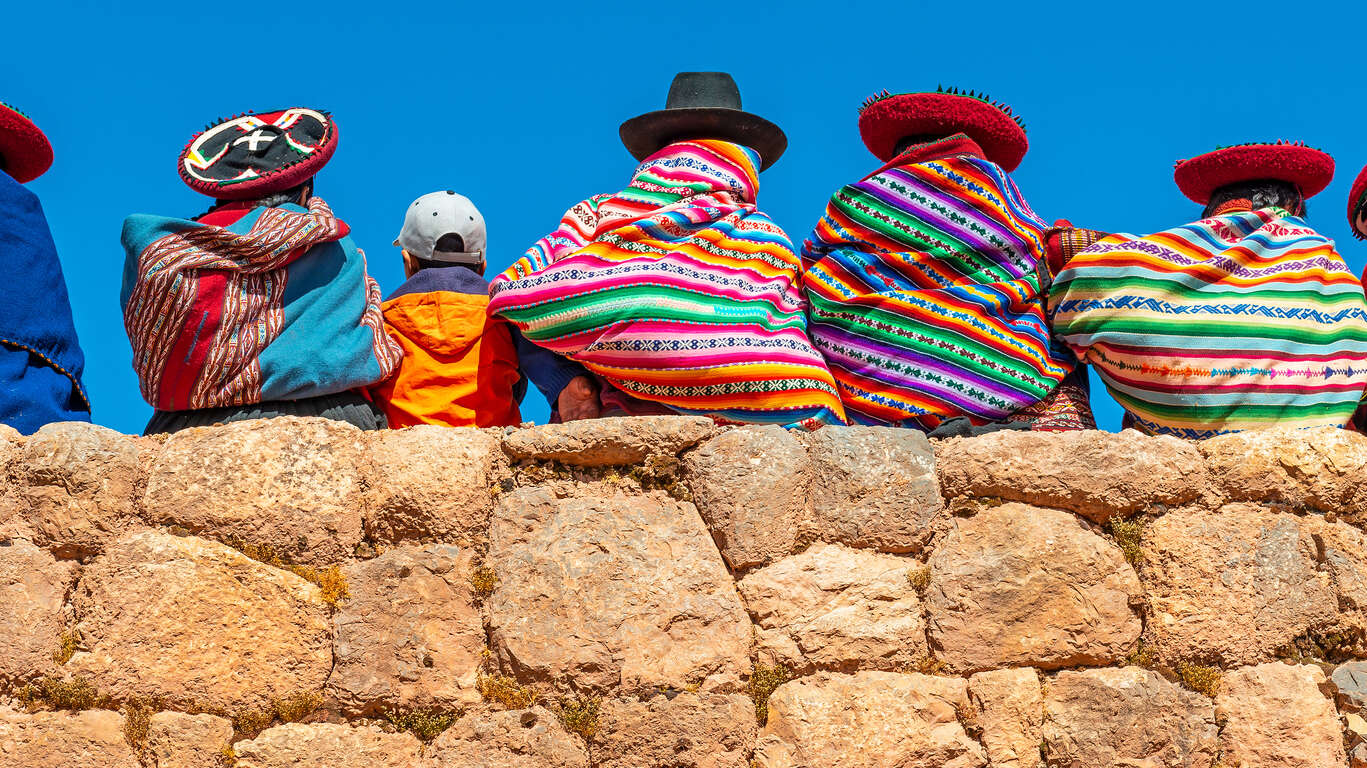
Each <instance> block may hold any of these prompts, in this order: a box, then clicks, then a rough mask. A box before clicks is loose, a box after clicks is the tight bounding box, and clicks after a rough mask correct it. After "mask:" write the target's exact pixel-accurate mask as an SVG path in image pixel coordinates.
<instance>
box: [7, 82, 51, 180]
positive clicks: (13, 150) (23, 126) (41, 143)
mask: <svg viewBox="0 0 1367 768" xmlns="http://www.w3.org/2000/svg"><path fill="white" fill-rule="evenodd" d="M51 167H52V144H51V143H49V142H48V140H47V136H45V135H44V134H43V132H42V131H40V130H39V129H38V126H36V125H34V124H33V121H32V120H30V119H28V118H27V117H24V116H23V115H21V114H19V112H18V111H16V110H15V109H14V108H13V107H10V106H8V105H6V104H4V103H2V102H0V169H3V170H4V171H5V173H8V174H9V175H10V178H12V179H14V180H15V181H17V182H19V183H20V184H27V183H28V182H30V181H33V180H34V179H36V178H38V177H39V176H42V175H43V174H44V173H46V172H47V169H48V168H51Z"/></svg>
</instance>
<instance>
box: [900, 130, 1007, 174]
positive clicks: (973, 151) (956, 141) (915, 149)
mask: <svg viewBox="0 0 1367 768" xmlns="http://www.w3.org/2000/svg"><path fill="white" fill-rule="evenodd" d="M963 155H967V156H968V157H976V158H979V159H981V160H986V159H987V155H986V154H985V153H984V152H983V148H982V147H980V146H978V142H976V141H974V140H972V139H970V138H968V135H967V134H964V133H956V134H954V135H953V136H948V137H945V138H943V139H939V140H937V141H928V142H926V143H924V144H912V145H911V146H909V147H907V148H906V149H905V150H903V152H902V154H900V155H897V156H896V157H894V158H892V160H890V161H888V167H889V168H891V167H894V166H898V165H911V164H913V163H928V162H930V161H932V160H943V159H944V158H946V157H956V156H963Z"/></svg>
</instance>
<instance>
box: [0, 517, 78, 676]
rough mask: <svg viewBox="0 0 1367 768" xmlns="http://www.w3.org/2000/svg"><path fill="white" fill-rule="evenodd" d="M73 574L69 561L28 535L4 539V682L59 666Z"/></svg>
mask: <svg viewBox="0 0 1367 768" xmlns="http://www.w3.org/2000/svg"><path fill="white" fill-rule="evenodd" d="M74 579H75V568H74V566H73V565H72V564H71V563H69V562H57V561H56V560H54V559H53V558H52V555H50V554H48V553H47V552H45V551H43V550H41V549H39V548H37V547H35V546H33V545H32V544H30V543H28V542H26V541H17V540H16V541H11V542H7V543H0V688H2V687H4V686H5V685H6V684H9V685H10V686H15V685H18V684H20V683H23V682H25V681H28V680H30V679H33V678H36V677H40V676H43V675H51V674H54V673H55V672H56V670H57V661H56V660H55V659H54V658H53V657H54V655H55V654H56V653H57V650H58V649H59V648H60V647H61V642H62V640H61V636H62V630H63V628H64V627H65V626H66V620H67V610H66V595H67V591H68V590H69V589H71V583H72V581H73V580H74Z"/></svg>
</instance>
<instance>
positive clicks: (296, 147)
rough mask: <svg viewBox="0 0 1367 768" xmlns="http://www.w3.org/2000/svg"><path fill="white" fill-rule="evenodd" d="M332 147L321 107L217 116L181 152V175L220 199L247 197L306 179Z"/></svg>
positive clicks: (333, 131)
mask: <svg viewBox="0 0 1367 768" xmlns="http://www.w3.org/2000/svg"><path fill="white" fill-rule="evenodd" d="M336 151H337V123H336V122H335V121H333V119H332V115H331V114H329V113H327V112H324V111H322V110H316V109H307V108H304V107H292V108H290V109H282V110H278V111H276V112H257V113H252V112H248V113H246V114H242V115H237V116H236V117H231V118H227V119H222V120H219V121H218V122H216V123H212V124H210V125H209V126H207V127H206V128H205V129H204V130H203V131H202V132H201V133H199V134H197V135H196V136H195V137H194V138H193V139H190V143H189V144H187V145H185V149H184V150H182V151H181V153H180V157H179V158H178V159H177V164H178V166H179V169H180V177H181V179H183V180H184V181H185V183H186V184H188V185H189V186H190V189H193V190H194V191H196V192H200V193H203V194H206V195H209V196H210V197H213V198H216V199H219V200H252V199H255V198H259V197H264V196H266V195H269V194H271V193H273V192H282V191H284V190H287V189H290V188H291V187H297V186H299V185H300V184H303V183H304V182H305V181H308V180H309V179H310V178H312V177H313V176H314V175H316V174H317V173H318V172H319V171H321V170H322V169H323V166H325V165H327V162H328V160H331V159H332V153H333V152H336Z"/></svg>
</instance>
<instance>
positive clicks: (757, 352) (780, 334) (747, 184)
mask: <svg viewBox="0 0 1367 768" xmlns="http://www.w3.org/2000/svg"><path fill="white" fill-rule="evenodd" d="M758 168H759V156H758V155H757V154H756V153H755V152H754V151H753V150H750V149H748V148H746V147H742V146H739V145H736V144H731V143H728V142H723V141H713V140H703V141H686V142H676V143H674V144H671V145H669V146H667V147H665V148H664V149H662V150H660V151H659V152H657V153H655V154H654V155H651V156H650V157H648V158H646V160H645V162H643V163H642V164H641V165H640V167H638V168H637V170H636V173H635V175H634V177H633V178H632V180H631V184H630V185H629V186H628V187H627V188H626V189H624V190H622V191H621V192H619V193H617V194H615V195H600V196H597V197H593V198H590V199H588V200H586V201H584V202H582V203H580V204H579V205H576V206H575V207H573V208H571V209H570V211H569V212H568V213H566V214H565V217H564V218H563V219H562V220H561V223H560V227H559V228H557V229H556V230H555V231H554V232H552V233H551V234H549V235H547V236H546V237H544V238H542V239H541V240H540V241H539V242H537V243H536V244H535V245H533V246H532V247H531V249H530V250H528V251H527V255H526V256H525V257H524V258H523V259H522V260H520V261H519V262H518V263H516V264H514V265H513V266H512V267H510V268H509V269H508V270H507V271H506V272H504V273H503V274H502V275H500V276H499V277H498V278H496V279H495V280H494V281H493V284H492V285H491V287H490V297H491V298H490V302H489V310H490V312H492V313H497V314H499V315H502V316H503V317H505V318H507V319H508V320H509V321H511V322H512V323H514V324H515V325H516V326H517V327H518V328H520V329H521V330H522V332H523V334H524V335H525V336H526V338H527V339H529V340H531V341H533V342H535V343H536V344H539V345H541V346H543V347H545V348H547V349H550V350H551V351H553V352H556V353H557V354H561V355H565V356H567V357H571V358H573V359H574V360H577V361H579V362H580V363H582V364H583V365H584V366H585V367H587V368H588V369H589V370H591V371H593V372H594V373H596V374H598V375H599V376H602V377H603V378H605V379H606V380H608V381H609V382H611V383H612V384H613V385H614V386H616V387H618V388H620V389H622V390H623V391H625V392H627V393H628V394H630V395H632V396H634V397H637V398H641V399H643V400H649V401H653V402H658V403H662V404H664V405H666V406H668V407H670V408H672V409H674V410H676V411H679V412H681V413H692V414H705V415H710V416H714V417H718V418H721V419H725V420H730V421H738V422H750V423H778V424H785V425H789V426H804V427H815V426H819V425H821V424H828V423H843V421H844V414H843V411H842V410H841V406H840V400H839V397H838V396H837V394H836V391H835V382H834V381H833V380H832V379H831V374H830V372H829V371H828V370H826V366H825V364H824V363H823V362H822V360H821V356H820V355H819V354H818V353H817V352H816V350H815V349H813V348H812V345H811V342H810V340H808V338H807V333H806V330H807V329H806V317H805V315H804V309H805V306H804V302H803V300H802V293H801V290H800V288H799V285H798V273H799V262H798V259H797V256H796V255H795V254H794V252H793V248H792V244H791V243H790V241H789V240H788V236H787V235H786V234H784V232H783V230H781V229H779V228H778V226H777V225H775V224H774V223H773V222H772V221H770V219H769V217H768V216H765V215H764V214H762V213H759V212H758V211H757V210H756V208H755V204H754V200H755V194H756V192H757V191H758V186H759V181H758Z"/></svg>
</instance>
